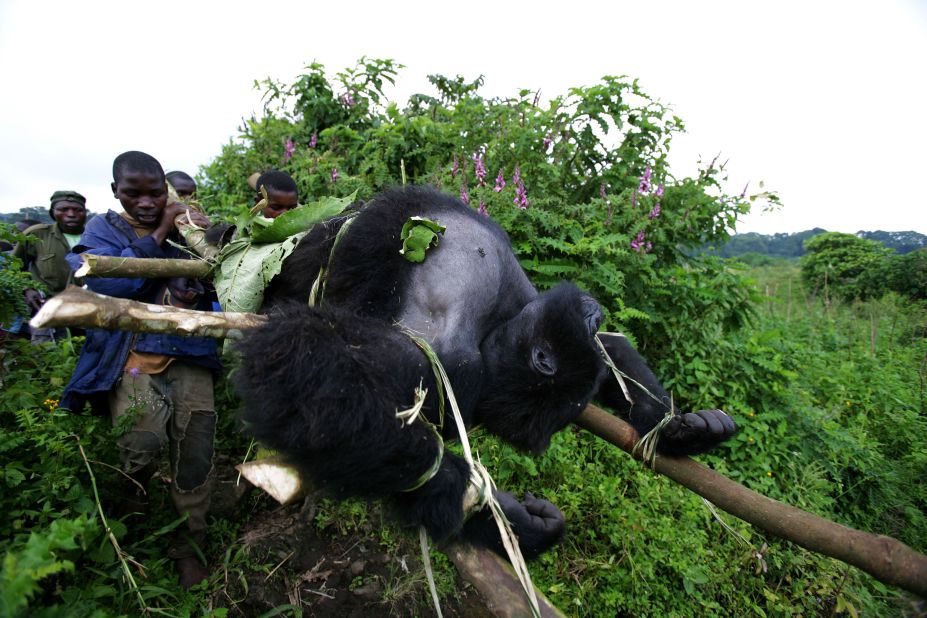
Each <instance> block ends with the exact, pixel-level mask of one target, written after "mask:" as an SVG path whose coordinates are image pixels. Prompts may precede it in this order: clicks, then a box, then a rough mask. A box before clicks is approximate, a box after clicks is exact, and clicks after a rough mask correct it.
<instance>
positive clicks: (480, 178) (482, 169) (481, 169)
mask: <svg viewBox="0 0 927 618" xmlns="http://www.w3.org/2000/svg"><path fill="white" fill-rule="evenodd" d="M473 173H474V174H475V175H476V180H477V182H478V183H479V186H481V187H484V186H486V183H485V182H484V179H485V178H486V166H485V165H483V157H481V156H480V155H479V153H476V154H474V155H473Z"/></svg>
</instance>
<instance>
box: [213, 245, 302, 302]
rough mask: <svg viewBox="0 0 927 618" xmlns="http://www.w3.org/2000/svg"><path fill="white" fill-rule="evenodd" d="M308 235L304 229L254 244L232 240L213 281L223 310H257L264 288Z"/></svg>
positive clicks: (223, 252)
mask: <svg viewBox="0 0 927 618" xmlns="http://www.w3.org/2000/svg"><path fill="white" fill-rule="evenodd" d="M306 234H307V232H305V231H303V232H300V233H298V234H293V235H292V236H289V237H288V238H286V239H285V240H284V241H283V242H275V243H262V244H252V243H251V242H249V241H248V240H247V239H239V240H235V241H233V242H231V243H229V244H228V245H227V246H226V247H225V249H223V251H222V253H221V254H220V256H219V261H220V265H219V270H218V272H217V273H216V276H215V279H214V280H213V284H214V285H215V286H216V294H217V295H218V296H219V304H221V305H222V309H223V310H224V311H244V312H255V311H257V310H258V309H259V308H260V307H261V303H262V302H263V301H264V288H266V287H267V284H268V283H270V280H271V279H273V278H274V277H275V276H276V275H277V274H278V273H279V272H280V268H281V267H282V265H283V261H284V260H285V259H286V258H287V257H288V256H289V255H290V253H292V252H293V249H295V248H296V245H297V244H299V241H300V240H302V238H303V237H304V236H305V235H306Z"/></svg>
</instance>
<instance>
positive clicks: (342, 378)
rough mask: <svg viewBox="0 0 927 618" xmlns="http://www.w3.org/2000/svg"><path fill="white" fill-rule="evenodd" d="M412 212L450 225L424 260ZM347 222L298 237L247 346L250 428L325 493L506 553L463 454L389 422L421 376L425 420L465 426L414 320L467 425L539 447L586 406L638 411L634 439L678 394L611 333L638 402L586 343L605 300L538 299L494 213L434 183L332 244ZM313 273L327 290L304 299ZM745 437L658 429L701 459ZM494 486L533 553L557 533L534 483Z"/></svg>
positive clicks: (720, 424)
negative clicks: (385, 507)
mask: <svg viewBox="0 0 927 618" xmlns="http://www.w3.org/2000/svg"><path fill="white" fill-rule="evenodd" d="M413 216H420V217H425V218H427V219H430V220H432V221H435V222H438V223H440V224H441V225H443V226H445V227H446V231H445V232H444V234H443V236H442V237H441V238H440V241H439V244H438V245H437V246H435V247H432V248H430V249H428V251H427V253H426V257H425V259H424V261H423V262H421V263H413V262H410V261H408V260H407V259H406V258H405V257H404V256H403V255H400V252H399V250H400V248H401V247H402V240H401V239H400V232H401V229H402V227H403V225H404V224H405V223H406V221H408V220H409V218H410V217H413ZM347 219H348V217H339V218H336V219H333V220H330V221H328V222H325V223H322V224H319V225H317V226H315V228H313V229H312V230H311V231H310V233H309V234H308V235H307V236H306V237H305V238H304V239H303V240H302V241H301V242H300V244H299V245H298V247H297V248H296V250H295V251H294V252H293V254H292V255H291V256H290V257H289V258H288V259H287V260H286V262H285V263H284V266H283V270H282V271H281V273H280V274H279V275H278V276H277V277H276V278H275V279H274V280H273V281H272V282H271V285H270V286H269V287H268V289H267V292H266V295H265V305H264V311H265V312H267V313H269V314H270V316H271V319H270V321H269V322H268V324H267V325H266V326H263V327H261V328H258V329H256V330H254V331H251V332H250V333H249V335H248V336H247V337H246V339H245V340H244V341H243V342H242V343H241V344H240V348H239V349H240V351H241V353H242V357H243V358H242V367H241V369H240V371H239V373H238V378H237V380H236V382H237V388H238V391H239V394H240V395H241V397H242V399H243V402H244V412H243V421H244V423H245V427H246V430H247V431H248V432H249V433H251V434H252V435H253V436H254V437H256V438H257V439H259V440H260V441H261V442H263V443H265V444H267V445H268V446H269V447H271V448H274V449H276V450H278V451H279V452H280V453H282V454H284V455H285V456H286V457H287V458H288V459H289V460H290V461H292V462H293V463H294V464H296V465H297V466H299V467H300V468H301V469H303V470H304V471H305V472H306V473H307V474H308V475H309V476H310V477H311V478H312V479H313V480H314V481H315V482H316V483H318V484H319V485H320V486H322V487H324V488H327V489H328V490H329V491H331V492H333V493H335V494H336V495H340V496H364V497H375V498H388V499H389V500H390V501H391V502H392V503H393V505H394V506H395V508H396V511H397V514H398V516H399V519H400V520H401V521H402V522H403V523H405V524H408V525H415V526H417V525H424V526H425V528H426V530H427V531H428V533H429V534H430V535H431V537H432V538H435V539H439V540H440V539H445V538H448V537H450V536H452V535H455V534H459V535H461V536H463V537H464V538H465V539H467V540H469V541H471V542H476V543H479V544H482V545H485V546H489V547H492V548H493V549H496V550H497V551H500V552H501V543H500V541H499V537H498V533H497V532H496V527H495V525H494V524H493V522H492V521H491V518H490V515H489V513H488V509H484V510H483V511H480V512H478V513H476V514H474V515H472V516H470V517H469V518H467V519H466V520H465V514H464V512H463V498H464V494H465V491H466V488H467V484H468V479H469V477H470V473H469V466H468V464H467V463H466V462H465V461H464V460H463V459H462V458H460V457H458V456H457V455H455V454H453V453H450V452H444V446H443V443H442V441H441V440H439V439H438V437H437V435H436V432H435V431H434V430H433V429H432V428H431V427H430V426H429V425H428V424H426V423H423V422H420V421H419V422H414V423H411V424H404V423H403V422H402V421H400V420H399V419H397V416H396V413H397V411H399V410H406V409H408V408H410V407H412V404H413V399H414V394H415V390H416V388H417V387H419V386H420V385H421V386H422V387H423V388H425V389H427V393H428V394H427V398H426V399H425V404H424V407H423V409H422V414H423V415H424V416H425V417H426V418H427V420H428V421H430V423H433V424H435V425H437V426H438V427H439V431H441V432H442V433H443V436H444V437H445V438H448V439H453V438H455V437H456V429H455V428H454V423H453V421H452V420H451V419H450V418H448V419H447V420H446V421H444V422H443V426H442V424H441V421H440V419H439V418H438V417H439V414H438V401H437V393H438V392H439V389H438V388H436V383H435V378H434V374H433V370H432V367H431V365H430V363H429V361H428V360H427V358H426V356H425V354H424V353H423V352H422V350H421V349H420V348H419V347H418V346H417V345H416V343H414V342H413V340H412V339H411V338H410V337H409V335H408V334H407V332H405V331H411V332H413V333H415V334H418V335H420V336H421V337H422V338H424V339H425V340H427V341H428V342H429V343H430V344H431V346H432V348H433V349H434V350H435V352H436V353H437V355H438V357H439V358H440V360H441V363H442V364H443V365H444V368H445V370H446V371H447V373H448V375H449V376H450V382H451V385H452V386H453V389H454V392H455V394H456V396H457V399H458V403H459V405H460V409H461V412H462V415H463V418H464V421H465V423H466V425H467V426H468V427H472V426H476V425H482V426H483V427H485V428H486V430H488V431H489V432H491V433H493V434H496V435H498V436H500V437H501V438H503V439H504V440H506V441H508V442H510V443H512V444H513V445H515V446H516V447H519V448H521V449H524V450H527V451H530V452H533V453H540V452H541V451H543V450H544V449H546V448H547V446H548V444H549V442H550V439H551V436H552V435H553V434H554V433H556V432H557V431H560V430H561V429H563V428H564V427H566V426H567V425H568V424H569V423H570V422H571V421H572V420H573V419H575V418H576V417H577V415H578V414H579V413H580V412H581V411H582V410H583V408H584V407H585V406H586V404H587V403H589V402H590V401H591V400H593V399H596V400H598V401H600V402H601V403H604V404H605V405H609V406H611V407H612V408H614V409H615V410H617V411H618V412H619V413H622V414H623V415H625V416H626V417H628V419H629V422H630V423H631V424H632V425H633V426H634V428H635V429H636V430H637V431H638V433H639V434H640V435H644V434H645V433H647V432H648V431H649V430H650V429H652V428H653V427H655V426H656V425H657V424H658V423H659V421H660V420H661V419H662V418H663V417H664V415H665V413H666V410H667V407H668V405H667V404H668V402H669V397H668V396H667V394H666V392H665V391H664V389H663V388H662V387H661V386H660V384H659V382H658V381H657V380H656V378H655V377H654V375H653V373H652V372H651V371H650V370H649V369H648V367H647V365H646V364H645V363H644V361H643V359H642V358H641V357H640V356H639V355H638V354H637V352H636V351H635V350H634V349H633V348H632V347H631V346H630V345H629V344H628V342H627V340H626V339H625V338H623V337H619V336H604V337H602V340H603V343H604V345H605V348H606V350H607V352H608V354H609V356H610V357H611V358H612V359H613V361H614V362H615V364H616V365H617V366H618V368H619V369H621V370H622V371H623V372H625V373H626V374H627V375H629V376H630V377H631V378H632V379H633V380H634V381H636V382H638V383H640V384H641V385H643V386H644V387H645V388H646V389H647V390H648V391H649V392H650V393H652V394H653V395H655V397H656V399H654V398H652V397H651V396H650V395H648V394H645V393H644V392H643V391H642V390H641V389H640V388H639V387H638V386H637V385H635V384H633V383H632V382H629V383H628V386H629V388H630V395H631V399H632V400H633V401H634V404H633V405H632V404H630V403H628V402H627V401H626V400H625V398H624V396H623V395H622V393H621V391H620V389H619V386H618V384H617V382H616V380H614V379H613V378H611V377H609V378H608V379H605V375H606V373H607V367H606V363H605V362H604V360H603V358H602V356H601V352H600V350H599V349H598V347H597V345H596V342H595V339H594V336H595V333H596V331H597V330H598V327H599V324H600V322H601V319H602V313H601V309H600V308H599V305H598V303H597V302H596V301H595V300H594V299H592V298H591V297H590V296H588V295H587V294H585V293H583V292H582V291H580V290H579V289H578V288H577V287H576V286H574V285H572V284H570V283H562V284H560V285H558V286H557V287H554V288H553V289H551V290H549V291H546V292H544V293H542V294H539V293H538V292H537V290H535V288H534V286H532V284H531V283H530V281H528V278H527V276H526V275H525V273H524V272H523V271H522V269H521V267H520V266H519V264H518V261H517V260H516V258H515V256H514V254H513V253H512V249H511V247H510V244H509V240H508V236H507V235H506V233H505V232H504V231H503V230H502V229H501V228H500V227H499V226H498V225H496V224H495V223H494V222H493V221H492V220H490V219H489V218H487V217H484V216H482V215H480V214H478V213H476V212H474V211H473V210H472V209H470V208H469V207H467V206H466V205H465V204H463V203H462V202H460V201H459V200H457V199H455V198H453V197H450V196H448V195H445V194H443V193H440V192H438V191H436V190H434V189H431V188H425V187H410V188H404V189H395V190H391V191H387V192H385V193H383V194H381V195H379V196H377V197H376V198H375V199H373V200H372V201H371V202H368V203H367V204H366V205H365V206H363V207H362V208H361V209H360V210H359V212H358V213H357V214H356V216H355V217H354V218H353V220H351V223H350V225H349V227H348V228H347V229H346V230H345V233H343V234H342V235H341V237H340V238H338V239H337V242H336V235H337V233H338V231H339V230H340V229H341V227H342V226H343V225H344V224H345V221H346V220H347ZM320 267H321V268H323V270H324V274H323V275H322V276H321V277H320V281H321V282H322V283H323V284H324V292H323V296H322V299H321V301H320V302H318V303H316V306H315V307H311V308H310V307H309V306H307V299H308V298H309V294H310V290H311V288H312V286H313V283H314V282H315V280H316V278H317V275H319V269H320ZM735 431H736V428H735V426H734V423H733V421H732V420H731V419H730V417H728V416H727V415H726V414H724V413H723V412H721V411H720V410H710V411H701V412H697V413H694V414H692V413H690V414H683V415H677V416H675V417H674V418H673V419H672V420H671V421H670V422H669V423H668V424H666V425H665V426H664V428H663V429H662V430H661V433H660V439H659V443H658V444H659V445H658V450H659V451H660V452H662V453H665V454H693V453H698V452H702V451H705V450H707V449H709V448H711V447H712V446H714V445H715V444H717V443H718V442H720V441H722V440H725V439H727V438H728V437H730V436H731V435H733V433H734V432H735ZM436 466H437V467H436ZM429 475H431V476H429ZM426 479H427V480H426ZM423 481H424V482H423ZM496 496H497V498H498V500H499V502H500V504H501V506H502V508H503V511H504V512H505V514H506V516H507V517H508V519H509V521H510V522H511V523H512V527H513V529H514V530H515V532H516V534H517V535H518V537H519V544H520V546H521V549H522V552H523V554H524V555H525V556H526V557H529V558H530V557H534V556H537V555H538V554H539V553H541V552H543V551H544V550H545V549H547V548H549V547H551V546H552V545H553V544H555V543H557V542H558V541H559V540H560V538H561V536H562V535H563V531H564V521H563V516H562V514H561V513H560V511H559V510H558V509H557V508H556V507H555V506H554V505H553V504H551V503H550V502H547V501H545V500H540V499H536V498H534V497H533V496H532V495H531V494H530V493H529V494H526V495H525V498H524V499H523V500H521V501H519V500H518V499H517V498H516V497H515V496H513V495H512V494H509V493H507V492H503V491H497V492H496Z"/></svg>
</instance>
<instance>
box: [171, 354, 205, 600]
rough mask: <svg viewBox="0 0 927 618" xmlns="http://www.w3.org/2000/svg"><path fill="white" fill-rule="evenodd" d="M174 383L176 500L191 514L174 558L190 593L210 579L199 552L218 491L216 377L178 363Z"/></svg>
mask: <svg viewBox="0 0 927 618" xmlns="http://www.w3.org/2000/svg"><path fill="white" fill-rule="evenodd" d="M165 373H166V375H167V378H168V381H169V387H170V392H171V401H172V403H173V416H172V418H171V424H170V432H171V433H170V437H171V474H172V476H173V483H172V484H171V500H172V501H173V502H174V508H176V509H177V512H178V513H180V514H184V513H186V514H188V519H187V531H186V534H181V535H180V536H179V537H178V538H177V539H176V541H175V542H174V544H173V545H172V547H171V550H170V552H169V554H170V556H171V558H173V559H175V560H176V561H177V566H178V569H179V570H180V571H181V584H183V585H184V586H185V587H189V586H191V585H193V584H196V583H198V582H199V581H202V580H203V579H205V578H206V576H207V572H206V571H205V569H204V568H203V567H202V565H200V563H199V561H197V560H196V555H197V548H198V547H199V548H202V546H203V545H204V543H205V541H206V527H207V522H206V514H207V512H208V511H209V497H210V496H209V494H210V490H211V489H212V475H211V473H212V456H213V442H214V440H215V435H216V412H215V403H214V401H213V381H212V372H211V371H209V370H208V369H203V368H202V367H197V366H194V365H187V364H184V363H180V362H174V363H173V364H171V366H170V367H168V369H167V371H166V372H165Z"/></svg>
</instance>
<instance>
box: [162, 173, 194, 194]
mask: <svg viewBox="0 0 927 618" xmlns="http://www.w3.org/2000/svg"><path fill="white" fill-rule="evenodd" d="M165 177H166V178H167V181H168V182H169V183H171V186H172V187H174V191H176V192H177V195H178V196H179V197H182V198H186V197H193V196H195V195H196V181H195V180H193V178H191V177H190V174H188V173H186V172H179V171H175V172H168V173H167V174H165Z"/></svg>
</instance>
